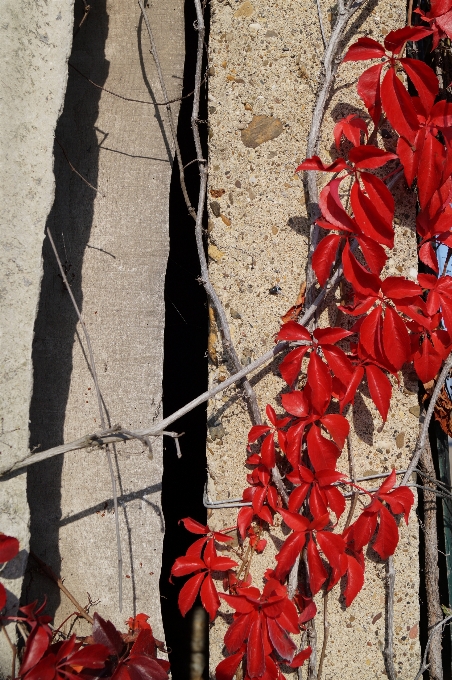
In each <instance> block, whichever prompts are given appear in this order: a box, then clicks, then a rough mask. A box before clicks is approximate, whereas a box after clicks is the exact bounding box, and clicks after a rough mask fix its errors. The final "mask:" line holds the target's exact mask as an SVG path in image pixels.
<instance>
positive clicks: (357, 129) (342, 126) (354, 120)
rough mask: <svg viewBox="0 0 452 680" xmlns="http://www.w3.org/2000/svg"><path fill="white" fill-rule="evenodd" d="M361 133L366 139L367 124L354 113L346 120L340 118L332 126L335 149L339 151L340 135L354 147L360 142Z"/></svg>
mask: <svg viewBox="0 0 452 680" xmlns="http://www.w3.org/2000/svg"><path fill="white" fill-rule="evenodd" d="M361 132H364V135H365V137H366V138H367V137H368V128H367V123H366V122H365V121H364V120H363V119H362V118H359V116H357V115H356V114H354V113H351V114H350V115H349V116H347V117H346V118H342V120H340V121H339V122H338V123H336V125H335V126H334V130H333V135H334V141H335V142H336V149H337V150H339V147H340V144H341V138H342V135H344V137H346V139H348V140H349V141H350V142H351V143H352V144H353V145H354V146H359V144H360V141H361Z"/></svg>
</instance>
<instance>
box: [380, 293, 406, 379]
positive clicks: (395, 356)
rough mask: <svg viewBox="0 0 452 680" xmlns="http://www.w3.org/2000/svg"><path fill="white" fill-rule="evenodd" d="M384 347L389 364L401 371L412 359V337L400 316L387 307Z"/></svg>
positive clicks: (384, 321) (384, 325)
mask: <svg viewBox="0 0 452 680" xmlns="http://www.w3.org/2000/svg"><path fill="white" fill-rule="evenodd" d="M383 346H384V349H385V353H386V357H387V359H388V361H389V363H390V364H391V365H392V366H394V368H395V370H396V371H399V370H400V369H401V368H402V366H403V364H404V363H405V362H406V361H409V358H410V337H409V335H408V331H407V329H406V326H405V324H404V322H403V321H402V319H401V318H400V316H399V315H398V314H397V312H395V311H394V310H393V309H392V307H386V310H385V318H384V320H383Z"/></svg>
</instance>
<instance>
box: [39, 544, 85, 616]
mask: <svg viewBox="0 0 452 680" xmlns="http://www.w3.org/2000/svg"><path fill="white" fill-rule="evenodd" d="M30 555H31V556H32V558H33V559H34V560H35V562H37V563H38V564H39V566H40V568H41V570H42V572H43V573H44V574H45V575H46V576H48V577H49V578H50V579H51V580H52V581H53V582H54V583H56V585H57V586H58V588H59V589H60V590H61V592H62V593H64V594H65V595H66V597H67V598H69V600H70V601H71V602H72V604H73V605H74V607H76V609H77V610H78V611H79V612H80V616H83V618H84V619H86V620H87V621H88V623H90V624H91V625H92V624H93V622H94V620H93V618H92V617H91V616H90V615H89V614H88V613H87V611H86V609H85V608H84V607H82V605H81V604H80V602H78V601H77V600H76V599H75V597H74V596H73V595H72V593H71V592H70V591H69V590H68V589H67V588H66V586H65V585H64V583H63V580H62V579H61V578H59V577H58V576H57V575H56V574H55V572H54V571H53V569H52V568H51V567H49V565H48V564H46V563H45V562H43V560H41V558H40V557H38V556H37V555H36V554H35V553H34V552H33V551H32V550H30Z"/></svg>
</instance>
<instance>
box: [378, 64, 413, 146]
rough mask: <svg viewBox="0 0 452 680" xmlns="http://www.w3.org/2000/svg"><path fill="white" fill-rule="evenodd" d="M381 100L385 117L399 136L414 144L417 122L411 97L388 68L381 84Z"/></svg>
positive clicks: (394, 73) (393, 72) (393, 70)
mask: <svg viewBox="0 0 452 680" xmlns="http://www.w3.org/2000/svg"><path fill="white" fill-rule="evenodd" d="M381 100H382V102H383V108H384V110H385V113H386V116H387V118H388V120H389V122H390V123H391V125H392V127H393V128H394V130H396V132H398V133H399V135H402V137H405V139H406V140H408V141H409V142H410V143H411V144H414V140H415V138H416V132H417V130H418V128H419V122H418V118H417V115H416V111H415V109H414V106H413V103H412V101H411V97H410V95H409V94H408V92H407V91H406V89H405V87H404V86H403V85H402V83H401V82H400V80H399V79H398V77H397V75H396V72H395V69H393V68H390V69H389V70H388V71H387V73H386V75H385V77H384V78H383V82H382V84H381Z"/></svg>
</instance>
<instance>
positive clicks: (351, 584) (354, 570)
mask: <svg viewBox="0 0 452 680" xmlns="http://www.w3.org/2000/svg"><path fill="white" fill-rule="evenodd" d="M345 558H346V559H347V571H346V574H347V585H346V586H345V588H344V597H345V606H346V607H350V605H351V603H352V602H353V600H354V599H355V597H356V596H357V595H358V593H359V591H360V590H361V589H362V587H363V585H364V569H363V567H362V566H361V564H360V563H359V562H358V560H356V559H355V558H354V557H352V556H351V555H348V554H345Z"/></svg>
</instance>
